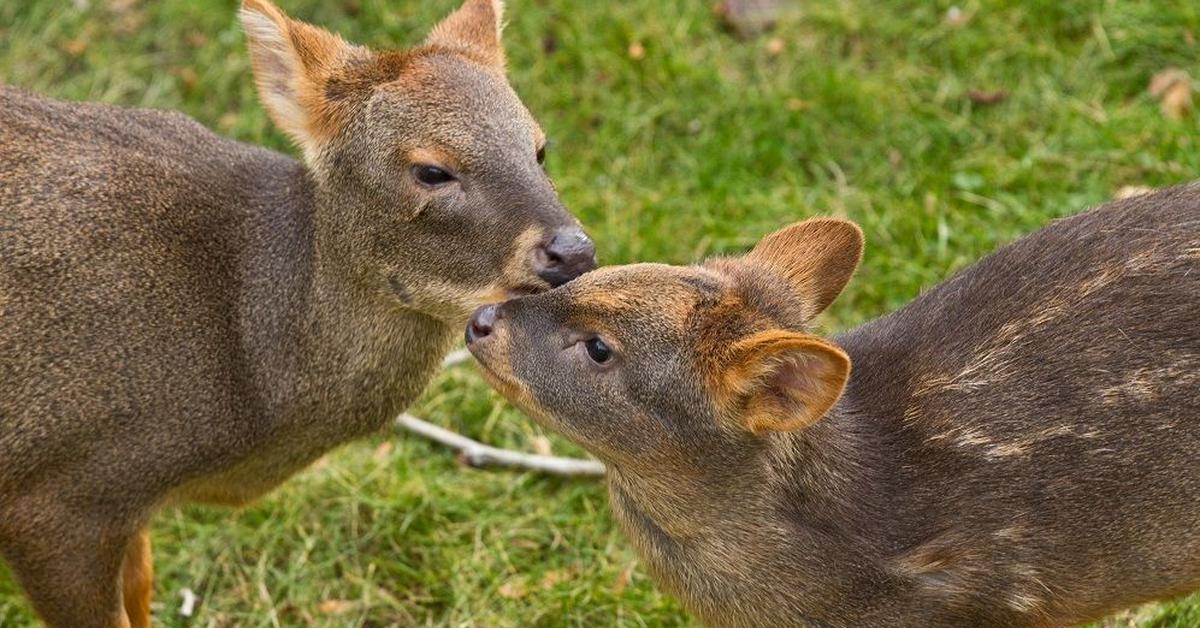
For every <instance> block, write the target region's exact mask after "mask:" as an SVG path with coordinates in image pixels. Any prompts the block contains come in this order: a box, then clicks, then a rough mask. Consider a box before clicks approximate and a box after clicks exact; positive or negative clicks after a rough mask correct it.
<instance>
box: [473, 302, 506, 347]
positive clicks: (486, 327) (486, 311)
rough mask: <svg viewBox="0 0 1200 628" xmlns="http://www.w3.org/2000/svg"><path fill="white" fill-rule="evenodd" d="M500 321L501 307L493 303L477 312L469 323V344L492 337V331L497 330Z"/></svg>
mask: <svg viewBox="0 0 1200 628" xmlns="http://www.w3.org/2000/svg"><path fill="white" fill-rule="evenodd" d="M498 320H500V306H499V305H496V304H494V303H493V304H491V305H485V306H483V307H481V308H479V309H477V310H475V313H474V314H472V315H471V320H470V322H468V323H467V344H472V343H474V342H475V341H477V340H479V339H481V338H487V337H488V336H490V335H492V330H493V329H495V327H496V321H498Z"/></svg>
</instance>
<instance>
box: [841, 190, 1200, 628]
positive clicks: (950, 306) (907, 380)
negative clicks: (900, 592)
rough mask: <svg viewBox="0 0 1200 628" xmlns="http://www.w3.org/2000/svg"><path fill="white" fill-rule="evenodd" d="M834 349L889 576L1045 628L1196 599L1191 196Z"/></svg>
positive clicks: (1045, 250) (935, 296) (1070, 226)
mask: <svg viewBox="0 0 1200 628" xmlns="http://www.w3.org/2000/svg"><path fill="white" fill-rule="evenodd" d="M842 340H843V342H844V344H845V346H846V347H847V349H848V351H849V352H850V354H851V356H852V358H853V360H854V367H855V368H854V375H853V376H852V381H851V384H850V389H849V393H848V397H849V398H852V399H853V400H854V401H853V403H854V406H855V408H857V409H858V410H859V411H861V412H866V413H869V414H870V415H872V416H877V417H885V418H884V419H883V420H882V421H881V422H880V425H879V426H878V433H877V435H876V436H877V437H878V438H880V439H881V440H882V442H884V443H886V450H887V451H889V452H892V453H891V456H892V460H890V462H889V463H888V464H889V465H891V466H889V470H888V472H887V473H886V474H881V475H886V476H887V477H886V478H884V477H881V479H880V482H881V486H880V490H879V495H880V496H881V497H880V499H881V503H880V504H878V505H877V507H879V508H883V509H885V510H887V511H890V512H892V513H894V516H891V517H888V518H887V521H886V522H883V521H881V522H880V524H881V525H880V528H879V530H878V533H879V534H880V538H881V539H885V540H884V541H881V543H882V544H883V545H884V546H886V547H888V551H891V552H894V559H895V560H894V562H893V563H891V564H892V567H893V568H894V569H896V570H898V572H903V573H901V574H900V575H902V576H904V577H905V578H909V577H911V578H913V579H914V581H915V582H919V583H921V582H923V583H925V585H927V586H928V588H929V589H930V591H934V592H936V591H941V593H942V594H944V595H946V596H947V597H948V599H952V598H954V597H955V596H957V595H968V591H971V592H970V595H980V596H983V598H987V599H988V600H989V602H988V603H994V604H1001V605H1004V606H1005V607H1007V609H1006V610H1009V611H1021V612H1033V613H1034V614H1038V613H1046V616H1049V617H1057V618H1058V619H1059V620H1067V619H1073V620H1079V619H1082V618H1084V617H1085V616H1087V615H1091V614H1094V613H1095V612H1097V610H1105V609H1108V608H1115V607H1119V606H1122V605H1128V604H1132V603H1135V602H1137V601H1140V600H1142V599H1146V598H1150V597H1158V596H1162V595H1164V594H1166V593H1170V592H1173V591H1177V590H1178V591H1183V590H1187V589H1188V588H1191V587H1194V586H1197V585H1200V534H1197V530H1200V458H1197V456H1196V452H1198V451H1200V186H1186V187H1179V188H1174V189H1171V190H1167V191H1164V192H1161V193H1158V194H1154V195H1150V196H1144V197H1139V198H1135V199H1130V200H1125V201H1121V202H1117V203H1114V204H1111V205H1108V206H1105V207H1101V208H1098V209H1095V210H1092V211H1089V212H1086V213H1084V214H1081V215H1077V216H1073V217H1070V218H1067V219H1063V220H1060V221H1058V222H1056V223H1054V224H1052V225H1051V226H1049V227H1047V228H1046V229H1044V230H1042V231H1041V232H1038V233H1036V234H1034V235H1032V236H1029V237H1027V238H1024V239H1022V240H1019V241H1018V242H1016V243H1014V244H1012V245H1010V246H1007V247H1005V248H1003V249H1001V250H999V251H997V252H996V253H994V254H992V255H991V256H989V257H987V258H985V259H984V260H983V261H982V262H980V263H979V264H977V265H976V266H974V267H972V268H970V269H967V270H966V271H964V272H962V273H960V274H959V275H958V276H956V277H955V278H953V279H951V280H950V281H948V282H946V283H944V284H943V285H941V286H939V287H937V288H935V289H933V290H931V291H930V292H928V293H926V294H925V295H923V296H922V297H920V298H919V299H917V300H916V301H914V302H913V303H912V304H910V305H909V306H908V307H906V308H904V309H902V310H900V311H899V312H897V313H895V314H893V315H891V316H889V317H886V318H883V319H880V320H879V321H876V322H874V323H871V324H868V325H866V326H864V327H862V328H860V329H858V330H856V331H854V332H852V333H850V334H848V335H847V336H845V337H844V338H843V339H842ZM972 588H974V589H973V590H972ZM1068 598H1069V599H1071V600H1073V602H1072V606H1070V607H1065V606H1061V605H1058V600H1059V599H1068Z"/></svg>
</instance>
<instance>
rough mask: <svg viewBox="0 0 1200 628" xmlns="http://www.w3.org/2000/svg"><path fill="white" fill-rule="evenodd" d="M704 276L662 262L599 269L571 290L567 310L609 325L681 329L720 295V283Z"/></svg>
mask: <svg viewBox="0 0 1200 628" xmlns="http://www.w3.org/2000/svg"><path fill="white" fill-rule="evenodd" d="M709 275H710V274H709V273H707V272H706V271H704V270H702V269H698V268H681V267H676V266H666V265H662V264H635V265H632V266H623V267H609V268H602V269H600V270H597V271H594V272H592V273H589V274H588V275H585V276H584V277H582V278H580V279H579V280H576V284H577V285H572V286H571V289H570V291H569V298H570V307H571V309H572V311H574V312H576V313H577V314H580V315H583V316H587V317H589V318H593V319H597V320H598V321H601V322H607V323H608V324H609V325H612V324H619V323H620V321H629V320H641V321H651V322H654V323H657V325H656V326H668V327H670V328H673V329H678V330H682V329H685V328H686V327H687V326H688V324H689V320H690V319H691V317H692V314H693V313H694V312H695V311H696V308H697V306H698V305H699V304H700V303H701V302H703V301H707V300H711V299H713V298H716V297H717V296H718V294H719V292H720V291H721V284H720V282H719V280H718V279H717V278H715V277H711V276H709Z"/></svg>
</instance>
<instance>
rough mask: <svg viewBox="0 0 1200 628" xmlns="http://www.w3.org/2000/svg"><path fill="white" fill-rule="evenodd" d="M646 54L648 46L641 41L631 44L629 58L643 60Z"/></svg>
mask: <svg viewBox="0 0 1200 628" xmlns="http://www.w3.org/2000/svg"><path fill="white" fill-rule="evenodd" d="M645 56H646V47H645V46H643V45H642V44H641V42H637V41H635V42H633V43H632V44H629V58H630V59H633V60H634V61H638V60H641V59H643V58H645Z"/></svg>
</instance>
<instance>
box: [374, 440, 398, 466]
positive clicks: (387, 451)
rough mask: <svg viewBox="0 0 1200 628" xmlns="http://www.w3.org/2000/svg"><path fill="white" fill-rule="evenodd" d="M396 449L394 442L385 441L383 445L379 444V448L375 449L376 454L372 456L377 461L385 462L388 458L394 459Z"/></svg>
mask: <svg viewBox="0 0 1200 628" xmlns="http://www.w3.org/2000/svg"><path fill="white" fill-rule="evenodd" d="M395 448H396V445H395V444H393V443H392V441H390V440H385V441H383V442H382V443H379V446H378V447H376V448H375V453H374V454H372V456H373V457H374V458H375V460H377V461H379V462H384V461H385V460H387V459H388V458H391V457H392V450H394V449H395Z"/></svg>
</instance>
